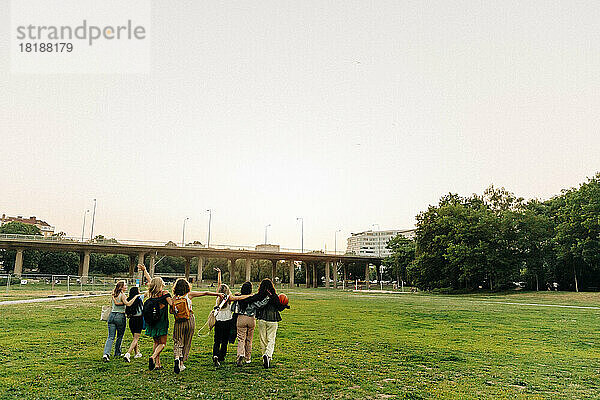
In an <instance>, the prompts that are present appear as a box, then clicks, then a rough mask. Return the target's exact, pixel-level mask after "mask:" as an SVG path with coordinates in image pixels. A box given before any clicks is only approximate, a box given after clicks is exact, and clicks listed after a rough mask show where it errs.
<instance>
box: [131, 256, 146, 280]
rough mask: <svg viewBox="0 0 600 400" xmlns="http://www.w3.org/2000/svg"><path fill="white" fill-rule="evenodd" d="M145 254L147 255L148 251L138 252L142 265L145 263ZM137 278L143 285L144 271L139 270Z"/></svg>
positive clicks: (139, 261) (139, 262)
mask: <svg viewBox="0 0 600 400" xmlns="http://www.w3.org/2000/svg"><path fill="white" fill-rule="evenodd" d="M145 256H146V253H144V252H141V251H140V252H139V254H138V262H137V263H138V264H141V265H145V264H144V257H145ZM136 267H137V265H136ZM133 273H134V274H135V269H134V270H133ZM132 276H133V274H132ZM137 279H139V280H140V285H141V284H142V281H143V280H144V279H143V276H142V271H138V273H137Z"/></svg>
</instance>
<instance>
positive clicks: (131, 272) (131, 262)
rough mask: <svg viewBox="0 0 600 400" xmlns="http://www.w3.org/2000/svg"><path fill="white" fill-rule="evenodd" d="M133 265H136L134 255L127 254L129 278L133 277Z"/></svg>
mask: <svg viewBox="0 0 600 400" xmlns="http://www.w3.org/2000/svg"><path fill="white" fill-rule="evenodd" d="M135 266H136V262H135V256H132V255H131V254H130V255H129V272H128V275H129V277H130V278H133V272H134V271H135Z"/></svg>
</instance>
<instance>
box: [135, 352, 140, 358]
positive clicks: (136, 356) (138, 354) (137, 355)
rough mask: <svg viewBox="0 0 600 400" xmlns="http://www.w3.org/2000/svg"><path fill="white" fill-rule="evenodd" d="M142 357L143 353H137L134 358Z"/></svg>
mask: <svg viewBox="0 0 600 400" xmlns="http://www.w3.org/2000/svg"><path fill="white" fill-rule="evenodd" d="M141 357H142V353H137V354H136V355H135V356H134V357H133V358H141Z"/></svg>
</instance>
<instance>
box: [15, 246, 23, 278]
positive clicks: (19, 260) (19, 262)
mask: <svg viewBox="0 0 600 400" xmlns="http://www.w3.org/2000/svg"><path fill="white" fill-rule="evenodd" d="M22 273H23V249H17V254H16V255H15V270H14V274H15V275H16V276H21V274H22Z"/></svg>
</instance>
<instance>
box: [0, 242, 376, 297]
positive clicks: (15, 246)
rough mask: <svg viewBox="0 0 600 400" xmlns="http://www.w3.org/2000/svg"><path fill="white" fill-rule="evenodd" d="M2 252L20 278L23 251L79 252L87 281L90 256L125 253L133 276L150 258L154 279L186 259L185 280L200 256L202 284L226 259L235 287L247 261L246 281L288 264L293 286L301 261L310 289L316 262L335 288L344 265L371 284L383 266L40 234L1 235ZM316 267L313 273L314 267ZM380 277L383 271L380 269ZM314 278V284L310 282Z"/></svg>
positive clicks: (352, 259) (312, 254) (324, 256)
mask: <svg viewBox="0 0 600 400" xmlns="http://www.w3.org/2000/svg"><path fill="white" fill-rule="evenodd" d="M0 249H6V250H15V251H16V256H15V269H14V274H15V275H17V276H20V275H21V273H22V272H23V251H24V250H44V251H65V252H67V251H68V252H76V253H79V255H80V257H79V260H80V261H79V273H78V275H79V276H82V277H84V278H86V277H87V276H88V275H89V270H90V254H91V253H106V254H125V255H128V256H129V275H130V276H131V277H133V275H134V273H135V269H136V266H137V264H138V263H142V264H143V263H144V260H145V257H146V256H148V258H149V267H148V270H149V272H150V275H151V276H154V272H155V265H156V260H157V258H158V257H161V256H174V257H183V258H184V259H185V277H186V279H188V280H189V278H190V264H191V259H192V258H193V257H198V273H197V276H196V280H197V281H198V282H202V280H203V279H202V272H203V268H204V265H205V263H206V259H207V258H223V259H227V260H229V276H230V284H231V285H232V286H233V285H234V284H235V281H236V276H235V263H236V260H239V259H242V260H245V277H244V278H245V280H250V266H251V264H250V263H251V261H252V260H269V261H271V263H272V268H271V278H272V279H275V276H276V266H277V262H279V261H285V262H287V263H288V265H289V268H290V284H291V285H293V284H294V268H295V262H296V261H301V262H302V265H303V267H304V274H305V276H306V278H307V279H306V287H311V286H312V287H316V286H317V282H318V281H317V276H316V267H315V262H324V263H325V275H326V277H328V278H329V277H331V272H333V287H334V288H335V287H337V282H338V268H339V266H340V265H342V266H343V268H344V279H345V277H346V273H345V266H346V265H347V264H348V263H359V264H364V265H365V280H366V281H368V280H369V279H368V276H369V265H370V264H374V265H376V266H379V265H381V260H382V259H381V258H380V257H365V256H357V255H352V254H339V253H333V252H329V253H326V252H322V251H304V252H299V251H297V250H294V249H280V251H265V250H256V249H254V248H252V247H249V246H213V247H204V246H202V245H192V244H188V245H184V246H177V245H176V244H174V243H172V242H169V243H167V244H160V243H159V242H149V241H138V240H114V239H110V240H92V241H89V240H88V241H82V240H81V239H80V238H73V237H64V236H62V237H61V236H53V237H43V236H37V235H12V234H0ZM311 265H312V274H311V271H310V266H311ZM377 271H378V274H379V271H380V268H377ZM309 275H312V282H311V280H310V279H309ZM329 286H330V282H329V279H325V287H327V288H329Z"/></svg>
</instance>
